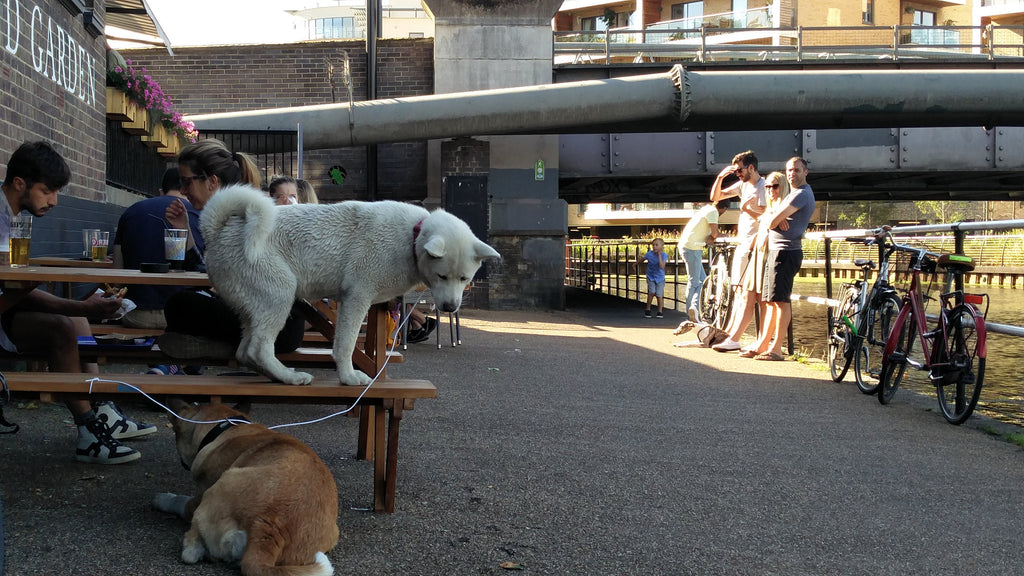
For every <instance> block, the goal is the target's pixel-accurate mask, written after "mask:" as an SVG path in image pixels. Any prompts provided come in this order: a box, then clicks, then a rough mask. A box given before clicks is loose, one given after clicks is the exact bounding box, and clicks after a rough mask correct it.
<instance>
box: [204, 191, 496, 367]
mask: <svg viewBox="0 0 1024 576" xmlns="http://www.w3.org/2000/svg"><path fill="white" fill-rule="evenodd" d="M200 226H201V229H202V232H203V239H204V240H205V242H206V266H207V271H208V272H209V274H210V280H211V281H212V282H213V285H214V286H215V287H216V288H217V293H218V294H220V295H221V296H222V297H223V298H224V300H225V301H226V302H227V303H228V304H229V305H231V307H232V308H233V309H234V310H235V311H236V312H237V313H238V314H239V316H240V317H241V321H242V342H241V344H240V345H239V347H238V351H237V352H236V353H235V356H236V357H237V358H238V360H239V362H242V363H244V364H248V365H255V366H256V367H258V368H259V369H260V370H261V371H262V372H263V373H264V374H266V375H268V376H270V377H271V378H274V379H276V380H279V381H281V382H285V383H288V384H308V383H310V382H311V381H312V380H313V377H312V376H311V375H309V374H306V373H304V372H294V371H292V370H289V369H288V368H286V367H285V366H284V365H283V364H281V362H280V361H279V360H278V359H277V358H276V357H275V356H274V340H275V338H276V337H277V333H278V332H280V331H281V328H282V327H283V326H284V324H285V320H286V319H287V317H288V312H289V310H290V309H291V306H292V302H293V301H295V300H296V299H307V300H315V299H318V298H332V299H334V300H336V301H337V302H338V318H337V321H336V323H335V335H334V350H333V356H334V361H335V364H336V365H337V367H338V379H339V380H340V381H341V382H342V383H343V384H349V385H355V386H365V385H366V384H368V383H369V382H370V376H368V375H366V374H363V373H362V372H358V371H356V370H354V369H353V367H352V352H353V350H354V349H355V344H356V338H357V337H358V336H359V327H360V325H361V324H362V321H363V318H364V317H365V316H366V314H367V312H368V311H369V309H370V306H371V305H372V304H374V303H378V302H386V301H388V300H390V299H392V298H395V297H397V296H400V295H402V294H404V293H406V292H408V291H409V290H410V289H412V288H413V287H415V286H417V285H419V284H425V285H427V286H428V287H430V290H431V293H432V294H433V297H434V302H435V303H437V306H438V307H439V308H440V309H441V310H442V311H444V312H455V311H456V310H458V309H459V306H460V305H461V304H462V292H463V290H465V288H466V285H467V284H468V283H469V281H470V280H472V279H473V275H474V274H475V273H476V271H477V269H478V268H479V267H480V263H481V262H482V261H483V260H484V259H486V258H498V257H500V256H499V255H498V253H497V252H496V251H495V250H494V249H493V248H491V247H490V246H488V245H487V244H484V243H483V242H481V241H480V240H478V239H477V238H476V236H474V235H473V232H472V230H470V228H469V226H468V225H466V223H465V222H463V221H462V220H459V219H458V218H456V217H455V216H452V215H451V214H448V213H447V212H445V211H443V210H436V211H434V212H427V211H426V210H424V209H423V208H420V207H417V206H413V205H411V204H404V203H401V202H391V201H382V202H356V201H350V202H340V203H338V204H299V205H295V206H281V207H279V206H275V205H274V202H273V201H272V200H271V199H270V198H267V197H266V196H265V195H264V194H263V193H262V192H260V191H259V190H257V189H255V188H252V187H250V186H229V187H226V188H223V189H221V190H219V191H218V192H217V193H216V194H215V195H214V196H213V198H212V199H210V201H209V202H208V203H207V204H206V207H205V208H204V210H203V214H202V218H201V219H200Z"/></svg>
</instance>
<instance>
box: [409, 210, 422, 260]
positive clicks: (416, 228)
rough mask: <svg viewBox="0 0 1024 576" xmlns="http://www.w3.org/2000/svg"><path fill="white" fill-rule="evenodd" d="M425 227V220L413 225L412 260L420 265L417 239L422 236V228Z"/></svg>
mask: <svg viewBox="0 0 1024 576" xmlns="http://www.w3.org/2000/svg"><path fill="white" fill-rule="evenodd" d="M422 229H423V220H420V221H419V222H417V223H416V225H415V226H413V227H412V261H413V263H414V264H416V265H417V267H418V265H419V257H418V256H416V239H417V238H419V237H420V230H422Z"/></svg>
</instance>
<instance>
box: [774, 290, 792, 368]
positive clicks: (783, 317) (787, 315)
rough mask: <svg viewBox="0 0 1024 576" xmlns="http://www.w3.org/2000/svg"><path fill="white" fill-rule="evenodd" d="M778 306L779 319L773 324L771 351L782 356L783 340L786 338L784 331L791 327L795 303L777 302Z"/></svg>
mask: <svg viewBox="0 0 1024 576" xmlns="http://www.w3.org/2000/svg"><path fill="white" fill-rule="evenodd" d="M776 305H777V306H778V309H779V310H778V313H777V320H776V322H775V325H774V326H773V333H772V342H771V347H770V349H769V350H770V351H771V353H773V354H778V355H779V356H782V355H783V354H782V340H783V339H784V338H785V334H784V333H783V332H785V331H786V329H787V328H789V321H790V319H791V318H792V317H793V305H792V304H791V303H789V302H776Z"/></svg>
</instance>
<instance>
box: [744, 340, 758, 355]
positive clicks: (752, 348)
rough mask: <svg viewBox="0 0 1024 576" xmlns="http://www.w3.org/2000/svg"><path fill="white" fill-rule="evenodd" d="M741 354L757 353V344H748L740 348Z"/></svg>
mask: <svg viewBox="0 0 1024 576" xmlns="http://www.w3.org/2000/svg"><path fill="white" fill-rule="evenodd" d="M740 352H744V353H746V352H757V342H754V343H753V344H747V345H746V346H744V347H743V348H740Z"/></svg>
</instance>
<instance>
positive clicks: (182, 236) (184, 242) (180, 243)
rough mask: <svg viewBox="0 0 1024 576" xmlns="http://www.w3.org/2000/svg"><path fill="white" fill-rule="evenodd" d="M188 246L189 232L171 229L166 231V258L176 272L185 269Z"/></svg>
mask: <svg viewBox="0 0 1024 576" xmlns="http://www.w3.org/2000/svg"><path fill="white" fill-rule="evenodd" d="M187 246H188V230H187V229H178V228H169V229H167V230H164V256H165V257H166V258H167V263H168V264H170V265H171V268H173V269H175V270H184V269H185V248H186V247H187Z"/></svg>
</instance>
